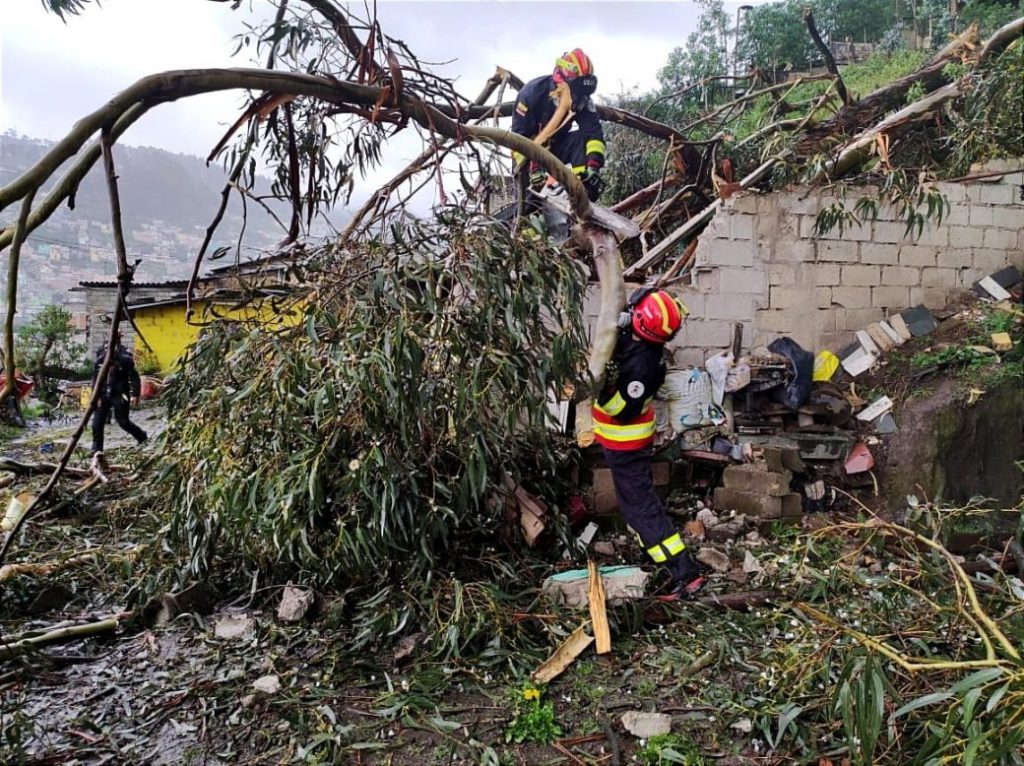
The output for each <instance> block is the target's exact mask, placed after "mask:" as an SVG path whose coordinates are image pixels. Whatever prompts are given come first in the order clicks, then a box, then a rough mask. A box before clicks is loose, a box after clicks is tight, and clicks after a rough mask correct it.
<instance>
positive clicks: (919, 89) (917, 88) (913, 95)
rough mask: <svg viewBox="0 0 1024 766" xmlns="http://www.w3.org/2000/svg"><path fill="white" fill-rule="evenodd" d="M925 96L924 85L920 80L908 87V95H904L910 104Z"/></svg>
mask: <svg viewBox="0 0 1024 766" xmlns="http://www.w3.org/2000/svg"><path fill="white" fill-rule="evenodd" d="M924 96H925V91H924V85H922V84H921V83H919V82H915V83H914V84H913V85H911V86H910V87H909V88H907V95H906V96H905V97H904V99H903V100H904V101H906V102H907V103H908V104H913V103H914V102H915V101H920V100H921V99H922V98H924Z"/></svg>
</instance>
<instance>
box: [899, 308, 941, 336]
mask: <svg viewBox="0 0 1024 766" xmlns="http://www.w3.org/2000/svg"><path fill="white" fill-rule="evenodd" d="M900 316H901V317H903V320H904V321H905V322H906V323H907V328H908V329H909V330H910V334H911V335H913V336H914V337H915V338H920V337H921V336H922V335H927V334H928V333H930V332H931V331H932V330H934V329H935V328H936V327H938V326H939V325H938V322H936V321H935V317H933V316H932V312H930V311H929V310H928V309H927V308H926V307H925V306H924V304H918V305H917V306H914V307H913V308H909V309H904V310H903V311H901V312H900Z"/></svg>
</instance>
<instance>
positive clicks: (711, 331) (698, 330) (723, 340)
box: [679, 320, 732, 348]
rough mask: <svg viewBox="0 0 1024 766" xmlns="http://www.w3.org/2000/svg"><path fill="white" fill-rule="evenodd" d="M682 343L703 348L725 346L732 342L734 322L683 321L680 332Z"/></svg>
mask: <svg viewBox="0 0 1024 766" xmlns="http://www.w3.org/2000/svg"><path fill="white" fill-rule="evenodd" d="M679 335H680V338H681V339H682V343H683V344H684V345H687V346H699V347H701V348H724V347H725V346H728V345H729V344H730V343H732V324H731V323H729V322H714V321H699V320H697V321H690V320H687V321H686V322H684V323H683V329H682V330H681V331H680V333H679Z"/></svg>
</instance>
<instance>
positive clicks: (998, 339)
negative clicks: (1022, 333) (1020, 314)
mask: <svg viewBox="0 0 1024 766" xmlns="http://www.w3.org/2000/svg"><path fill="white" fill-rule="evenodd" d="M992 348H994V349H995V350H996V351H999V352H1003V351H1009V350H1010V349H1011V348H1013V340H1012V339H1011V338H1010V333H1008V332H994V333H992Z"/></svg>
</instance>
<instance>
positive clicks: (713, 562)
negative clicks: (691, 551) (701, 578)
mask: <svg viewBox="0 0 1024 766" xmlns="http://www.w3.org/2000/svg"><path fill="white" fill-rule="evenodd" d="M697 561H699V562H700V563H701V564H705V565H706V566H709V567H711V568H712V569H714V570H715V571H716V572H719V573H721V572H728V571H729V570H730V569H731V568H732V563H731V562H730V561H729V557H728V555H726V554H725V553H722V551H720V550H718V549H717V548H713V547H711V546H710V545H704V546H701V549H700V551H699V552H698V553H697Z"/></svg>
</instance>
